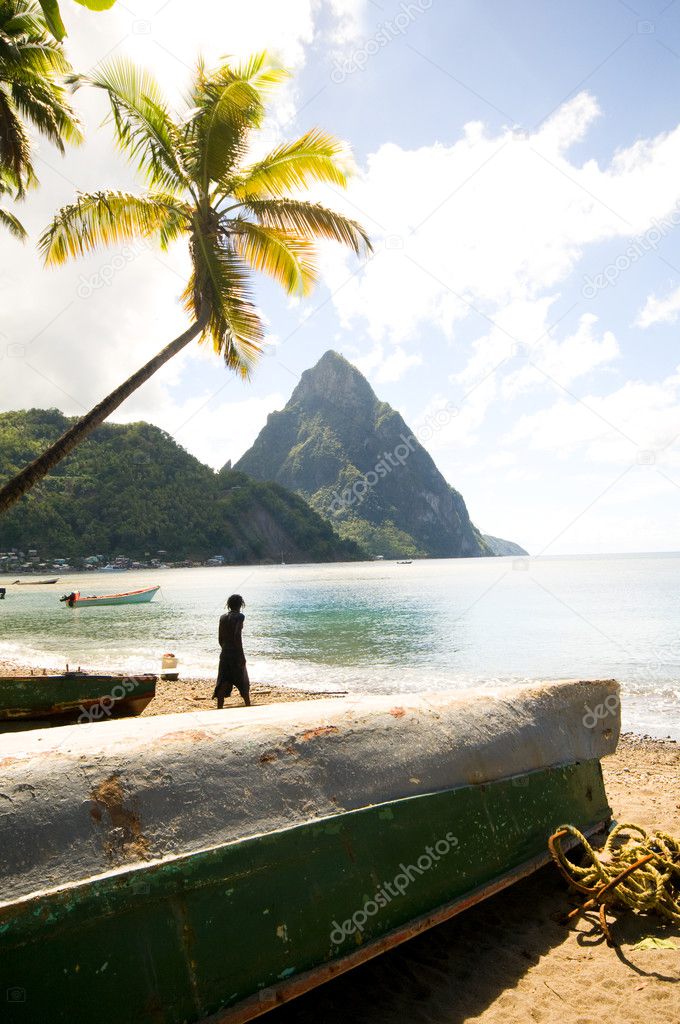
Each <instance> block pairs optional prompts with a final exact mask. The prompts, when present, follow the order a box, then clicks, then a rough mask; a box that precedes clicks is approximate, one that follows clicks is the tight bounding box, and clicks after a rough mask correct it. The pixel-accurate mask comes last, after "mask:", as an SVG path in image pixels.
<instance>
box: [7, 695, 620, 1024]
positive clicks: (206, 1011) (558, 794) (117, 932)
mask: <svg viewBox="0 0 680 1024" xmlns="http://www.w3.org/2000/svg"><path fill="white" fill-rule="evenodd" d="M600 707H601V708H602V709H603V716H602V717H600V716H599V715H598V713H597V710H596V712H595V713H593V711H592V709H593V708H595V709H599V708H600ZM605 709H606V710H605ZM589 711H590V714H588V712H589ZM63 732H64V730H63V729H53V730H50V731H47V730H40V731H37V732H33V733H31V734H27V733H23V734H18V735H14V736H10V737H7V738H6V742H4V744H3V746H4V749H3V755H4V762H3V764H4V772H3V783H2V790H3V793H4V794H6V795H7V796H9V797H10V798H11V802H8V804H7V806H6V807H5V809H4V813H3V814H2V815H1V816H0V849H2V851H3V857H2V865H1V866H0V894H1V896H0V899H1V900H2V902H1V903H0V962H1V963H2V965H3V976H4V977H5V978H7V979H9V980H11V984H12V985H13V986H16V987H17V989H20V990H25V991H26V992H27V993H30V1000H31V1013H32V1015H33V1017H32V1019H34V1020H49V1021H50V1022H51V1024H62V1022H63V1024H71V1021H72V1020H73V1007H74V1006H76V1007H78V1018H79V1019H82V1020H97V1021H98V1024H109V1022H110V1024H119V1021H120V1014H121V1009H120V1007H121V1003H120V995H121V992H124V994H125V1019H126V1021H130V1022H140V1024H141V1022H145V1021H150V1020H153V1021H154V1022H156V1024H179V1022H198V1021H205V1020H207V1018H209V1017H210V1015H214V1014H218V1015H219V1016H218V1017H215V1018H214V1020H218V1019H219V1022H220V1024H242V1022H244V1021H249V1020H252V1019H254V1018H256V1017H259V1016H260V1015H261V1014H263V1013H265V1012H266V1011H268V1010H270V1009H272V1008H274V1007H276V1006H279V1005H280V1004H281V1003H282V1002H285V1001H286V1000H289V999H292V998H293V997H295V996H297V995H300V994H302V993H303V992H305V991H307V990H309V989H310V988H312V987H314V986H315V985H318V984H320V983H321V982H324V981H326V980H328V979H330V978H332V977H336V976H337V975H338V974H340V973H342V972H343V971H347V970H349V969H350V968H352V967H355V966H357V965H358V964H361V963H363V962H364V961H366V960H368V959H370V958H371V957H374V956H377V955H378V954H380V953H382V952H383V951H385V950H387V949H389V948H391V947H393V946H396V945H397V944H399V943H401V942H404V941H405V940H407V939H409V938H410V937H411V936H413V935H417V934H418V933H420V932H423V931H424V930H425V929H427V928H430V927H431V926H432V925H435V924H438V923H440V922H442V921H445V920H447V919H448V918H451V917H453V916H454V915H456V914H458V913H459V912H461V911H464V910H465V909H466V908H468V907H470V906H472V905H473V904H475V903H477V902H479V901H480V900H483V899H485V898H486V897H488V896H491V895H493V894H494V893H496V892H498V891H499V890H501V889H503V888H504V887H506V886H508V885H510V884H512V883H513V882H515V881H517V880H518V879H520V878H522V877H524V876H526V875H529V874H531V873H532V872H533V871H534V870H536V869H537V868H538V867H540V866H542V865H544V864H545V863H547V860H548V852H547V840H548V838H549V836H550V835H551V834H552V833H553V832H554V831H555V829H556V828H558V827H559V826H560V825H561V824H563V823H564V822H570V823H573V824H574V825H576V826H577V827H578V828H580V829H581V831H582V832H584V833H585V834H587V835H590V834H592V833H593V832H595V831H597V830H600V829H602V828H603V827H604V826H606V823H607V822H608V821H609V819H610V816H611V809H610V807H609V805H608V802H607V797H606V794H605V790H604V784H603V779H602V771H601V767H600V758H602V757H603V756H604V755H607V754H611V753H613V751H614V750H615V747H616V743H617V739H618V732H619V697H618V686H617V684H616V683H615V682H593V683H588V682H562V683H544V684H535V685H531V686H523V687H498V688H493V689H492V688H488V689H479V690H475V691H468V692H465V691H451V692H448V693H441V692H439V693H436V694H419V695H404V694H399V695H393V696H389V695H388V696H363V697H361V696H360V697H350V698H347V699H344V700H343V699H340V700H338V699H330V700H328V699H326V700H315V701H305V702H299V703H288V704H273V705H267V706H261V707H253V708H238V709H234V710H232V711H228V712H226V711H220V712H218V711H203V712H198V713H196V714H191V715H186V714H171V715H158V716H153V717H149V718H142V719H129V720H120V721H115V722H110V723H108V724H107V725H106V726H101V727H97V728H94V727H92V726H88V725H84V726H82V727H79V728H78V729H75V730H73V731H72V733H70V734H69V735H68V742H64V739H63V738H62V737H60V736H59V735H58V734H59V733H63ZM103 740H105V742H103ZM29 788H30V794H31V799H27V798H26V796H25V793H26V790H27V789H29ZM14 795H16V798H15V796H14ZM230 950H231V951H236V952H235V954H234V955H228V953H229V951H230ZM23 1009H24V1007H19V1009H18V1011H16V1016H12V1013H13V1012H14V1011H15V1010H16V1008H15V1007H14V1006H13V1005H11V1004H10V1005H9V1006H7V1007H6V1019H7V1020H8V1021H13V1020H15V1019H16V1020H17V1021H18V1020H24V1019H25V1017H22V1016H21V1010H23ZM7 1012H9V1016H7ZM211 1019H213V1018H211Z"/></svg>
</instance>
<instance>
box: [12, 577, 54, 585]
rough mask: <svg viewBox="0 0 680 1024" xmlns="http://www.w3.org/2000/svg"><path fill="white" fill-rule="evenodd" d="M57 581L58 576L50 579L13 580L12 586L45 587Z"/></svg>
mask: <svg viewBox="0 0 680 1024" xmlns="http://www.w3.org/2000/svg"><path fill="white" fill-rule="evenodd" d="M58 582H59V577H58V576H55V578H54V579H51V580H15V581H14V586H15V587H47V586H51V585H52V584H53V583H58Z"/></svg>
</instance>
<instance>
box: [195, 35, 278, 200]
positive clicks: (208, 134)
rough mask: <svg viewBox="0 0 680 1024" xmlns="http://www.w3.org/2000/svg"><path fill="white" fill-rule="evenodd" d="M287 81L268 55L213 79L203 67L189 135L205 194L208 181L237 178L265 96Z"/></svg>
mask: <svg viewBox="0 0 680 1024" xmlns="http://www.w3.org/2000/svg"><path fill="white" fill-rule="evenodd" d="M286 77H287V72H286V71H285V70H284V69H283V68H280V67H278V66H276V65H274V64H272V63H271V62H270V60H269V57H268V55H267V53H266V52H264V51H263V52H261V53H257V54H254V55H253V56H252V57H251V58H250V59H249V60H247V61H245V62H244V63H242V64H236V65H232V64H231V63H225V64H223V65H222V66H221V67H219V68H217V70H216V71H214V72H212V73H211V74H206V72H205V68H204V67H203V65H202V64H201V65H199V67H198V68H197V73H196V78H195V83H194V88H193V92H192V96H191V100H192V107H193V110H192V116H191V118H190V120H189V122H188V123H187V126H186V130H185V131H186V139H187V142H188V143H189V148H190V149H192V150H193V160H192V170H193V175H194V177H195V179H196V180H197V181H198V182H199V184H200V185H201V187H202V188H203V189H204V190H207V188H208V184H209V182H210V181H218V180H219V179H220V178H222V177H224V176H225V175H227V174H229V173H232V172H233V168H234V165H235V164H236V163H237V162H238V161H239V160H240V159H241V158H242V157H243V155H244V153H245V150H246V146H247V141H248V135H249V132H250V131H251V130H252V129H253V128H258V127H259V126H260V125H261V123H262V121H263V119H264V114H265V105H264V101H265V98H266V96H267V94H268V93H269V91H270V90H271V89H272V88H273V87H274V86H276V85H278V84H279V83H280V82H282V81H283V80H284V79H285V78H286Z"/></svg>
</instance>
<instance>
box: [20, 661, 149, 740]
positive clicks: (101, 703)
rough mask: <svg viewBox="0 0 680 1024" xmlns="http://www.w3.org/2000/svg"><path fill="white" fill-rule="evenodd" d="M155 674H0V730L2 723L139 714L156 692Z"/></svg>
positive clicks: (98, 719)
mask: <svg viewBox="0 0 680 1024" xmlns="http://www.w3.org/2000/svg"><path fill="white" fill-rule="evenodd" d="M156 681H157V676H155V675H141V676H121V675H89V674H88V673H87V672H65V673H63V674H62V675H44V676H0V732H6V731H7V726H6V725H5V723H10V722H25V721H42V720H45V719H50V720H51V719H58V720H64V719H72V720H75V721H82V722H94V721H104V720H106V719H108V718H111V717H112V716H113V717H119V716H124V715H139V714H141V712H142V711H143V710H144V708H145V707H146V706H147V704H148V703H149V701H151V700H153V698H154V697H155V695H156Z"/></svg>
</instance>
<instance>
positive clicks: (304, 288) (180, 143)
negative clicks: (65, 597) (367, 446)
mask: <svg viewBox="0 0 680 1024" xmlns="http://www.w3.org/2000/svg"><path fill="white" fill-rule="evenodd" d="M285 77H286V72H285V71H283V69H282V68H279V67H277V66H275V65H274V64H272V63H271V62H270V61H269V59H268V57H267V55H266V54H265V53H261V54H257V55H255V56H253V57H251V58H250V59H249V60H247V61H246V62H245V63H243V64H240V65H232V64H231V63H224V64H222V65H221V66H220V67H218V68H217V69H216V70H215V71H213V72H211V73H208V72H206V69H205V68H204V66H203V65H202V64H199V66H198V69H197V72H196V75H195V79H194V82H193V86H192V90H191V94H190V96H189V98H188V109H187V111H186V112H185V114H184V116H183V117H182V118H181V119H180V118H177V117H173V116H172V115H171V113H170V110H169V108H168V105H167V104H166V102H165V100H164V98H163V96H162V94H161V91H160V89H159V87H158V85H157V83H156V82H155V80H154V79H153V78H152V77H151V76H150V75H149V74H147V73H146V72H143V71H140V70H139V69H137V68H136V67H135V66H134V65H133V64H131V63H130V62H129V61H126V60H119V61H114V62H111V63H109V64H108V65H107V66H105V67H103V68H100V69H99V70H98V71H97V72H96V73H95V74H94V75H92V76H90V77H89V78H87V79H85V78H80V79H78V80H77V81H76V82H75V84H76V85H78V84H80V83H81V82H84V81H87V82H89V84H90V85H93V86H95V87H97V88H99V89H103V90H105V92H107V93H108V96H109V99H110V102H111V110H112V120H113V125H114V128H115V133H116V137H117V141H118V144H119V146H120V148H121V149H122V150H123V151H124V152H125V153H126V154H127V155H128V157H129V158H130V159H131V160H133V161H134V162H135V163H136V164H137V165H138V167H139V169H140V170H141V171H142V172H143V174H144V176H145V178H146V180H147V183H148V190H147V191H146V192H145V193H144V194H143V195H133V194H131V193H128V192H114V191H108V192H95V193H92V194H89V195H82V194H81V195H79V196H78V198H77V199H76V201H75V203H73V204H72V205H70V206H66V207H64V208H63V209H62V210H60V212H59V213H58V214H57V215H56V217H55V218H54V220H53V222H52V224H51V225H50V226H49V227H48V228H47V230H46V231H45V232H44V234H43V235H42V237H41V239H40V243H39V244H40V249H41V251H42V254H43V256H44V259H45V261H46V263H48V264H60V263H64V262H65V261H66V260H67V259H68V258H69V257H71V256H80V255H82V254H84V253H88V252H92V251H93V250H95V249H96V248H97V247H98V246H99V245H101V244H109V243H114V242H124V241H125V242H127V241H130V240H132V239H134V238H136V237H138V236H143V237H145V238H151V237H155V238H156V239H157V240H158V241H159V243H160V245H161V247H162V248H163V249H167V247H168V246H169V245H170V244H171V243H172V242H174V241H175V240H176V239H179V238H182V237H185V238H187V239H188V242H189V251H190V255H191V262H192V272H191V277H190V280H189V282H188V284H187V286H186V289H185V291H184V294H183V301H184V305H185V308H186V310H187V313H188V314H189V315H190V317H191V324H190V326H189V327H188V328H187V330H186V331H184V333H183V334H181V335H180V336H179V337H178V338H175V340H174V341H172V342H170V344H169V345H167V346H166V348H164V349H163V350H162V351H161V352H159V353H158V354H157V355H156V356H154V358H153V359H151V360H150V361H149V362H148V363H146V365H145V366H143V367H142V368H141V369H140V370H138V371H137V373H134V374H133V375H132V376H131V377H130V378H129V379H128V380H126V381H125V382H124V383H123V384H121V385H120V387H118V388H116V390H115V391H113V392H112V393H111V394H110V395H108V396H107V397H106V398H105V399H104V400H103V401H101V402H100V403H99V404H98V405H97V406H95V408H94V409H92V410H91V411H90V412H89V413H88V414H87V415H86V416H84V417H83V418H82V419H80V420H78V422H77V423H75V424H74V425H73V426H72V427H71V428H70V429H69V430H67V431H66V433H65V434H63V436H62V437H61V438H59V440H58V441H56V442H55V443H54V444H53V445H52V446H51V447H50V448H48V449H47V451H45V452H44V454H43V455H41V456H40V457H39V458H37V459H36V460H35V461H34V462H32V463H31V464H30V465H28V466H27V467H26V468H25V469H23V470H22V471H21V472H20V473H19V474H18V475H17V476H16V477H15V478H14V479H12V480H10V481H9V482H8V483H7V484H5V486H4V487H2V488H0V512H2V511H3V510H4V509H6V508H7V507H8V506H9V505H11V504H12V503H13V502H15V501H16V500H17V499H18V498H20V497H21V496H22V495H23V494H25V493H26V492H27V491H28V490H29V489H30V488H31V487H32V486H33V485H34V484H35V483H36V482H37V481H38V480H40V479H42V478H43V477H44V476H45V475H46V474H47V473H48V472H49V471H50V470H51V469H52V468H53V467H54V466H56V465H57V463H58V462H60V461H61V459H63V458H64V457H65V456H66V455H68V453H69V452H70V451H72V449H73V448H74V447H75V446H76V445H77V444H79V443H80V442H81V441H82V440H84V438H86V437H87V435H88V434H90V433H91V431H92V430H93V429H94V428H95V427H96V426H98V425H99V424H100V423H102V422H103V420H105V419H106V418H107V416H110V415H111V413H112V412H113V411H114V410H115V409H117V408H118V406H119V405H121V403H122V402H124V401H125V399H126V398H128V397H129V395H131V394H132V393H133V392H134V391H135V390H136V389H137V388H138V387H140V385H141V384H143V383H144V382H145V381H147V380H148V379H149V378H150V377H151V376H152V375H153V374H154V373H155V372H156V371H157V370H158V369H160V367H161V366H163V365H164V363H166V362H167V361H168V360H169V359H171V358H172V357H173V356H174V355H175V354H176V353H177V352H180V351H181V350H182V349H183V348H184V347H185V346H186V345H188V344H189V342H190V341H192V339H194V338H199V339H201V340H204V339H209V340H210V341H211V342H212V344H213V347H214V349H215V352H216V353H217V354H218V355H220V356H221V357H222V358H223V360H224V362H225V363H226V365H227V367H228V368H229V369H231V370H233V371H235V372H237V373H239V374H241V375H242V376H244V377H247V376H248V375H249V373H250V371H251V369H252V367H253V365H254V363H255V361H256V359H257V357H258V355H259V354H260V352H261V343H262V341H263V338H264V329H263V325H262V321H261V319H260V316H259V313H258V311H257V309H256V308H255V306H254V305H253V302H252V299H251V295H250V271H251V270H255V271H262V272H264V273H266V274H268V275H270V276H271V277H272V278H274V279H275V280H276V281H278V282H279V284H281V285H282V286H283V287H284V288H285V289H286V291H287V292H288V293H289V294H297V295H305V294H307V293H308V292H309V291H310V289H311V287H312V285H313V283H314V281H315V279H316V265H315V246H314V241H315V240H317V239H332V240H335V241H337V242H341V243H343V244H344V245H347V246H349V247H350V248H351V249H352V250H353V251H354V252H355V253H356V254H357V255H360V254H361V253H362V252H370V251H371V244H370V241H369V238H368V236H367V234H366V232H365V231H364V230H363V228H362V227H361V226H360V225H359V224H357V223H356V222H355V221H353V220H349V219H348V218H346V217H343V216H342V215H341V214H339V213H336V212H334V211H333V210H329V209H328V208H327V207H325V206H323V205H322V204H320V203H316V202H311V201H308V200H305V199H303V198H300V193H301V191H302V190H306V189H308V188H309V186H311V185H313V184H315V183H323V182H326V183H331V184H333V185H335V186H340V187H344V186H345V185H346V183H347V170H346V168H345V165H344V164H345V162H344V160H343V146H342V145H341V143H340V142H338V140H337V139H335V138H334V137H333V136H331V135H328V134H327V133H326V132H323V131H320V130H319V129H313V130H311V131H308V132H306V133H305V134H304V135H302V136H301V137H300V138H298V139H295V140H294V141H292V142H284V143H282V144H281V145H279V146H276V148H274V149H273V150H272V151H271V152H270V153H268V154H267V155H266V156H265V157H263V158H262V159H260V160H256V161H254V162H249V161H248V149H249V145H250V142H251V138H252V135H253V132H254V130H255V129H257V128H259V127H260V126H261V125H262V122H263V119H264V113H265V106H264V103H265V99H266V98H267V96H268V95H269V92H270V90H271V89H272V88H274V87H275V86H276V85H277V84H278V83H280V82H281V81H282V80H283V79H284V78H285Z"/></svg>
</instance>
